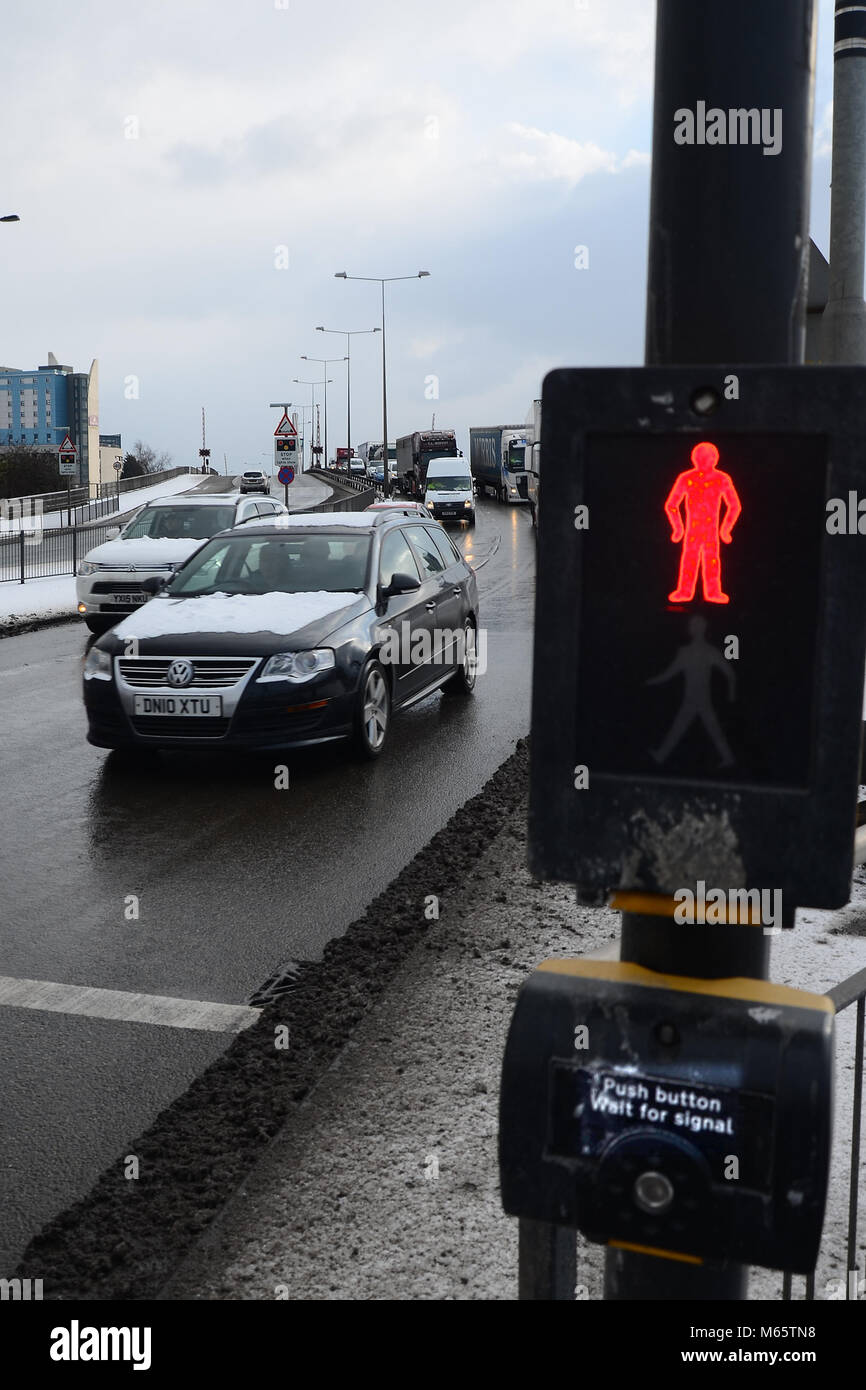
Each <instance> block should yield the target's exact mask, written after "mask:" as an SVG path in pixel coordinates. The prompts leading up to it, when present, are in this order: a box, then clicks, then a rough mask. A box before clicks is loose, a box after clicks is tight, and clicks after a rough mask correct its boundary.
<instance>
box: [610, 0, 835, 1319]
mask: <svg viewBox="0 0 866 1390" xmlns="http://www.w3.org/2000/svg"><path fill="white" fill-rule="evenodd" d="M815 33H816V16H815V3H814V0H759V3H756V0H701V3H700V4H697V3H695V0H658V12H657V29H656V66H655V105H654V116H653V154H652V188H651V202H650V238H649V277H648V284H647V325H646V361H647V365H662V366H663V365H687V364H689V363H707V364H712V363H717V364H721V365H725V364H728V363H737V362H740V363H796V362H802V361H803V352H804V346H805V321H806V294H807V284H806V271H807V266H808V249H809V172H810V157H811V141H812V105H813V84H814V68H815ZM719 116H721V119H719ZM620 954H621V959H622V960H624V961H631V962H633V963H635V964H638V965H643V966H646V967H647V968H648V969H650V970H656V971H663V972H666V973H668V974H672V975H691V976H702V977H704V978H712V977H717V978H720V977H723V976H732V975H745V976H751V977H752V978H758V979H764V978H766V977H767V971H768V967H769V939H768V937H766V936H764V935H763V933H762V931H761V929H760V928H759V927H755V926H745V925H735V924H728V925H726V926H721V927H711V926H678V925H675V924H674V923H673V921H672V920H670V919H669V918H665V917H660V916H650V915H642V914H636V913H628V912H625V913H623V917H622V940H621V951H620ZM746 1276H747V1271H746V1270H745V1269H744V1268H742V1267H741V1266H739V1265H732V1264H727V1265H723V1266H718V1265H716V1266H706V1265H694V1264H686V1263H680V1262H678V1261H674V1260H668V1259H662V1258H656V1257H654V1256H651V1255H644V1254H638V1253H635V1252H633V1251H625V1250H610V1251H609V1252H608V1255H607V1263H606V1273H605V1298H606V1299H616V1300H618V1299H660V1298H661V1299H685V1298H688V1299H742V1298H745V1297H746V1287H747V1277H746Z"/></svg>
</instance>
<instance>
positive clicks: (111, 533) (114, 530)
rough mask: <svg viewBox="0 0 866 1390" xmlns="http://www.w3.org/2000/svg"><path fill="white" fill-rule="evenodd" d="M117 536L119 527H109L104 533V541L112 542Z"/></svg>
mask: <svg viewBox="0 0 866 1390" xmlns="http://www.w3.org/2000/svg"><path fill="white" fill-rule="evenodd" d="M119 535H120V527H119V526H111V527H109V529H108V530H107V531H106V533H105V539H106V540H107V541H113V540H116V538H117V537H118V536H119Z"/></svg>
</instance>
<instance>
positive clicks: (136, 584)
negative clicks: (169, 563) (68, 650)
mask: <svg viewBox="0 0 866 1390" xmlns="http://www.w3.org/2000/svg"><path fill="white" fill-rule="evenodd" d="M172 573H173V570H170V569H167V568H162V569H152V570H149V569H136V570H132V571H130V570H96V571H95V573H93V574H85V575H76V576H75V599H76V604H77V608H78V612H79V614H80V615H81V616H82V617H106V618H107V617H115V618H120V617H122V616H123V614H124V613H134V612H135V611H136V609H137V608H141V606H142V604H144V603H148V602H149V601H150V600H151V599H152V598H153V594H151V593H148V592H147V590H146V589H145V588H144V581H145V580H146V579H170V578H171V576H172ZM130 594H132V595H135V596H136V597H138V596H139V595H140V596H141V602H139V603H130V602H128V601H127V598H126V596H127V595H130ZM82 604H83V605H84V607H83V608H82Z"/></svg>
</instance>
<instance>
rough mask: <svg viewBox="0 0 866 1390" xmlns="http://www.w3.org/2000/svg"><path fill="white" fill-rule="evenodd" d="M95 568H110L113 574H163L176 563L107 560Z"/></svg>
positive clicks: (170, 569) (169, 570)
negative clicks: (130, 562) (137, 572)
mask: <svg viewBox="0 0 866 1390" xmlns="http://www.w3.org/2000/svg"><path fill="white" fill-rule="evenodd" d="M191 539H192V538H191ZM93 568H94V569H95V570H109V571H110V572H111V573H112V574H126V573H128V574H134V573H135V572H136V571H144V573H145V574H163V573H170V572H171V571H172V570H173V569H174V565H173V564H171V563H169V562H167V563H166V564H164V565H155V564H154V563H153V562H152V561H148V562H146V563H144V564H141V565H129V564H127V563H126V562H124V563H123V564H122V565H120V564H118V563H117V561H116V560H105V561H100V562H99V563H98V564H94V566H93Z"/></svg>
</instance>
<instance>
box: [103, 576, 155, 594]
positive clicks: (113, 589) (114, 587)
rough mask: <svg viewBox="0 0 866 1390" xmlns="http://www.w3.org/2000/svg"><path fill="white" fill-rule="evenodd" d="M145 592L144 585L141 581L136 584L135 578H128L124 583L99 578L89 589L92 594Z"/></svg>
mask: <svg viewBox="0 0 866 1390" xmlns="http://www.w3.org/2000/svg"><path fill="white" fill-rule="evenodd" d="M146 592H147V591H146V590H145V588H144V586H143V585H142V584H141V583H138V584H137V583H136V582H135V580H129V581H127V583H126V584H124V583H122V581H121V580H111V581H109V580H107V579H100V580H99V581H98V582H97V583H96V584H94V585H93V587H92V589H91V593H94V594H143V593H146Z"/></svg>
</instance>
